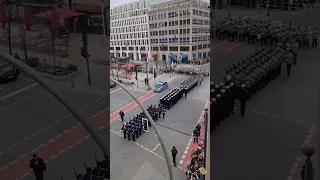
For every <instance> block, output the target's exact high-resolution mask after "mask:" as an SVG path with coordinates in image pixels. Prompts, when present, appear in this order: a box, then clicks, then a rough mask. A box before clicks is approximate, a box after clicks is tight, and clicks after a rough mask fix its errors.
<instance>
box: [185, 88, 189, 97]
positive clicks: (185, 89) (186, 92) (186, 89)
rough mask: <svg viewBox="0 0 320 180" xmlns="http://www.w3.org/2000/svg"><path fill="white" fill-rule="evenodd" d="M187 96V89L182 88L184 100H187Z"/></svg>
mask: <svg viewBox="0 0 320 180" xmlns="http://www.w3.org/2000/svg"><path fill="white" fill-rule="evenodd" d="M187 95H188V89H187V88H184V98H187Z"/></svg>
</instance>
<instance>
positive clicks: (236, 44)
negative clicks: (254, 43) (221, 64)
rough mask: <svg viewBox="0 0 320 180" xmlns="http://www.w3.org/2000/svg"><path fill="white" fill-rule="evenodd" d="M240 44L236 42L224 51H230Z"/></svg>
mask: <svg viewBox="0 0 320 180" xmlns="http://www.w3.org/2000/svg"><path fill="white" fill-rule="evenodd" d="M241 44H242V43H237V44H236V45H234V46H232V47H231V48H229V49H227V50H225V51H224V52H229V51H231V50H232V49H234V48H236V47H238V46H240V45H241Z"/></svg>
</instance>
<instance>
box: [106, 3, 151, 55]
mask: <svg viewBox="0 0 320 180" xmlns="http://www.w3.org/2000/svg"><path fill="white" fill-rule="evenodd" d="M149 3H150V2H149V0H138V1H135V2H133V3H129V4H125V5H121V6H117V7H114V8H112V9H111V10H110V56H111V58H114V57H129V58H130V59H132V60H144V59H145V58H146V56H147V54H148V52H149V51H150V43H149V31H148V26H149V22H148V20H149V19H148V7H149Z"/></svg>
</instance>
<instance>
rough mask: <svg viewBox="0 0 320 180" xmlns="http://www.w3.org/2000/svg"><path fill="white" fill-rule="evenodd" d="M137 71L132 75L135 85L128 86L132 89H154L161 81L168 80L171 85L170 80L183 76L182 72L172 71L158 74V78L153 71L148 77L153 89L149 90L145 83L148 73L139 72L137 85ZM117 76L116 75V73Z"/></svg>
mask: <svg viewBox="0 0 320 180" xmlns="http://www.w3.org/2000/svg"><path fill="white" fill-rule="evenodd" d="M135 77H136V75H135V73H134V74H133V75H132V76H131V80H129V81H132V82H134V84H133V85H129V86H127V87H128V88H129V89H131V90H137V91H149V90H153V89H154V87H155V85H156V84H157V83H159V82H160V81H166V82H168V83H169V86H170V81H172V80H173V79H175V78H177V77H181V75H180V74H175V73H173V74H170V73H163V74H161V75H157V77H156V78H154V76H153V73H149V74H148V79H149V86H150V88H151V89H149V90H148V86H147V85H145V83H144V79H145V78H147V74H146V73H141V72H139V73H138V86H137V81H136V80H135ZM115 78H116V75H115ZM110 79H112V76H111V75H110Z"/></svg>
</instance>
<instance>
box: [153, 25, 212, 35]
mask: <svg viewBox="0 0 320 180" xmlns="http://www.w3.org/2000/svg"><path fill="white" fill-rule="evenodd" d="M190 29H191V28H185V29H180V31H178V29H173V30H163V31H151V32H150V36H166V35H172V34H173V35H178V34H189V33H190ZM178 32H179V33H178ZM192 33H195V34H198V33H210V28H209V27H208V28H204V27H200V28H192Z"/></svg>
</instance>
